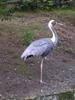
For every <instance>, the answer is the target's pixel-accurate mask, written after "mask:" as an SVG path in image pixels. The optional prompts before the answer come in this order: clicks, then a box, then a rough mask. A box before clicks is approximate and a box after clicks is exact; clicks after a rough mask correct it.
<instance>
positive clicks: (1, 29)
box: [0, 12, 75, 100]
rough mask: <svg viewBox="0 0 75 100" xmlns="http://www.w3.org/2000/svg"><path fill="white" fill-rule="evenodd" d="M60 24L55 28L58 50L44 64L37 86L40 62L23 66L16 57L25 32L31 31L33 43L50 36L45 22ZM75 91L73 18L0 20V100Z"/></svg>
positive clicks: (47, 15) (42, 15)
mask: <svg viewBox="0 0 75 100" xmlns="http://www.w3.org/2000/svg"><path fill="white" fill-rule="evenodd" d="M51 19H55V20H57V21H58V22H61V23H63V26H60V27H59V26H58V27H57V32H58V35H59V44H58V47H57V48H56V49H55V50H54V51H53V52H52V53H51V54H50V55H48V57H47V60H45V61H44V69H43V80H44V81H45V82H46V84H40V82H39V79H40V61H41V58H32V59H29V60H28V61H26V62H24V61H23V60H21V58H20V55H21V53H22V52H23V51H24V49H25V48H26V47H25V46H24V45H23V33H24V30H25V28H27V27H29V28H32V30H33V32H34V33H35V36H34V40H35V39H36V38H37V39H38V38H41V37H49V36H51V35H52V34H51V32H50V31H49V29H48V27H47V23H48V21H49V20H51ZM41 89H42V90H43V93H45V94H48V93H49V94H52V93H55V92H60V91H61V92H62V91H68V90H72V89H75V17H74V16H71V15H67V14H66V15H63V16H62V18H61V16H58V15H56V14H54V13H49V12H48V13H46V12H41V13H25V14H23V15H19V14H14V15H13V17H12V18H11V20H3V21H1V20H0V100H8V99H9V100H11V99H13V100H15V99H16V100H23V99H24V98H26V97H28V96H36V95H41Z"/></svg>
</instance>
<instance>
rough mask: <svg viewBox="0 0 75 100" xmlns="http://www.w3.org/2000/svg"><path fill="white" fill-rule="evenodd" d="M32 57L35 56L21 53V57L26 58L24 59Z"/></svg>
mask: <svg viewBox="0 0 75 100" xmlns="http://www.w3.org/2000/svg"><path fill="white" fill-rule="evenodd" d="M31 57H33V55H23V54H22V55H21V59H24V61H25V60H27V59H28V58H31Z"/></svg>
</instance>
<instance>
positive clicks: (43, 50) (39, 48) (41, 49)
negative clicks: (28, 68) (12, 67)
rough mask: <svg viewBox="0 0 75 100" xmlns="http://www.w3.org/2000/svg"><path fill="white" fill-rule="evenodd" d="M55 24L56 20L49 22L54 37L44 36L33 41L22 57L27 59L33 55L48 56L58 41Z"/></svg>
mask: <svg viewBox="0 0 75 100" xmlns="http://www.w3.org/2000/svg"><path fill="white" fill-rule="evenodd" d="M55 24H56V22H55V21H54V20H51V21H50V22H49V23H48V27H49V29H50V30H51V31H52V33H53V32H54V33H53V37H52V38H42V39H39V40H35V41H33V42H32V43H31V44H30V45H29V46H28V47H27V48H26V49H25V51H24V52H23V54H22V55H21V58H23V59H24V60H26V59H27V58H29V57H32V56H41V57H45V56H47V55H48V54H49V53H50V52H51V50H52V49H53V48H54V47H55V46H56V44H57V42H58V36H57V34H56V31H55V29H54V27H53V26H54V25H55Z"/></svg>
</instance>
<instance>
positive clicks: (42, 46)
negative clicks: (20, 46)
mask: <svg viewBox="0 0 75 100" xmlns="http://www.w3.org/2000/svg"><path fill="white" fill-rule="evenodd" d="M53 47H54V46H53V43H52V41H51V40H50V38H43V39H39V40H36V41H34V42H32V43H31V44H30V45H29V46H28V48H27V49H26V50H25V51H24V52H23V54H22V55H21V58H24V59H26V58H27V57H30V56H46V55H47V54H48V53H49V52H50V51H51V50H52V48H53Z"/></svg>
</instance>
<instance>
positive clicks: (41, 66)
mask: <svg viewBox="0 0 75 100" xmlns="http://www.w3.org/2000/svg"><path fill="white" fill-rule="evenodd" d="M43 60H44V58H42V60H41V65H40V69H41V76H40V82H41V83H43V81H42V78H43Z"/></svg>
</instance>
